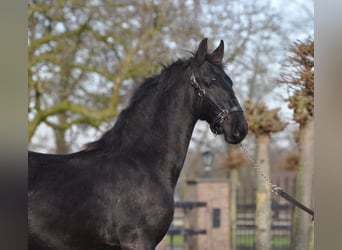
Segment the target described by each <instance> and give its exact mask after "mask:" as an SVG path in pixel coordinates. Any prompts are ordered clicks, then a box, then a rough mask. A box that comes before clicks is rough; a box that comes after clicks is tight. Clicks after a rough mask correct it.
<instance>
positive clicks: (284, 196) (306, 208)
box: [239, 143, 314, 220]
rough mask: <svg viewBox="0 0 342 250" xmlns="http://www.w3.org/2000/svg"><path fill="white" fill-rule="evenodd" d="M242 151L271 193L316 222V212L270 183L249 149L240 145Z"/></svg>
mask: <svg viewBox="0 0 342 250" xmlns="http://www.w3.org/2000/svg"><path fill="white" fill-rule="evenodd" d="M239 146H240V148H241V150H242V151H243V152H244V154H245V155H246V157H247V158H248V160H249V161H250V163H251V164H252V165H253V167H254V168H255V170H256V171H257V172H258V173H259V174H260V175H261V177H262V178H263V179H264V181H265V182H266V183H267V184H268V185H269V186H270V189H271V192H272V193H275V194H276V195H280V196H281V197H283V198H284V199H286V200H288V201H289V202H291V203H292V204H294V205H296V206H297V207H299V208H300V209H302V210H304V211H305V212H307V213H308V214H310V215H311V216H312V220H314V211H313V210H311V209H310V208H308V207H306V206H304V205H303V204H302V203H300V202H299V201H297V200H296V199H295V198H293V197H292V196H291V195H289V194H287V193H286V192H284V191H283V190H282V189H281V187H278V186H277V185H274V184H272V182H271V181H270V179H269V178H268V177H267V175H266V174H265V173H264V172H263V171H262V169H261V168H260V167H259V166H258V164H256V162H255V161H254V159H253V158H252V156H251V155H250V154H249V152H248V151H247V149H246V148H245V147H244V146H243V145H242V143H240V144H239Z"/></svg>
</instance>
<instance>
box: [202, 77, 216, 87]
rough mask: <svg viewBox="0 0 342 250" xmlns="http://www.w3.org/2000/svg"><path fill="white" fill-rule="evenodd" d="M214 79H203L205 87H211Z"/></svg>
mask: <svg viewBox="0 0 342 250" xmlns="http://www.w3.org/2000/svg"><path fill="white" fill-rule="evenodd" d="M215 80H216V79H215V78H207V79H205V81H204V83H205V85H207V86H208V87H209V86H211V84H212V83H213V82H214V81H215Z"/></svg>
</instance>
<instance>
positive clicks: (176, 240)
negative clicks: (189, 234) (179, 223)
mask: <svg viewBox="0 0 342 250" xmlns="http://www.w3.org/2000/svg"><path fill="white" fill-rule="evenodd" d="M166 245H167V246H171V236H170V235H167V236H166ZM183 245H184V237H183V235H174V236H173V246H175V247H181V246H183Z"/></svg>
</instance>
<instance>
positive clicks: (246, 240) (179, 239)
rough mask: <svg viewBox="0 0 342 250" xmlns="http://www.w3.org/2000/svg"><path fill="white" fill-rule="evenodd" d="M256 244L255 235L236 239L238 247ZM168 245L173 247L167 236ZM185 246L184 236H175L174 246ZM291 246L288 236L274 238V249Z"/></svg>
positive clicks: (240, 236)
mask: <svg viewBox="0 0 342 250" xmlns="http://www.w3.org/2000/svg"><path fill="white" fill-rule="evenodd" d="M254 244H255V235H254V234H246V235H238V236H237V237H236V245H237V246H239V247H253V246H254ZM166 245H167V246H171V236H170V235H167V237H166ZM183 245H184V237H183V236H182V235H174V236H173V246H175V247H181V246H183ZM287 246H290V239H289V237H287V236H274V237H273V238H272V247H273V248H279V247H287Z"/></svg>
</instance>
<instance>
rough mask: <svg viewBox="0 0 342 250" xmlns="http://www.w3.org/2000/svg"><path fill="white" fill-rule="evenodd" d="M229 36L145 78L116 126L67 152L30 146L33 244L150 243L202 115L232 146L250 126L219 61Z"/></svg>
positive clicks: (137, 246) (59, 249) (170, 206)
mask: <svg viewBox="0 0 342 250" xmlns="http://www.w3.org/2000/svg"><path fill="white" fill-rule="evenodd" d="M223 51H224V44H223V41H221V42H220V45H219V46H218V47H217V48H216V49H215V50H214V51H213V52H212V53H208V51H207V39H204V40H202V41H201V43H200V44H199V47H198V50H197V51H196V52H195V53H194V54H193V56H191V57H190V58H187V59H181V60H178V61H176V62H174V63H172V64H171V65H169V66H167V67H164V69H163V70H162V71H161V73H160V74H158V75H155V76H152V77H150V78H148V79H146V80H145V82H144V83H143V84H141V86H140V87H139V88H138V89H137V90H136V92H135V94H134V95H133V97H132V99H131V100H130V103H129V105H128V107H127V108H126V109H125V110H123V111H122V112H121V114H120V116H119V117H118V119H117V121H116V123H115V125H114V127H113V128H112V129H110V130H109V131H108V132H106V133H105V134H104V135H103V136H102V137H101V138H100V139H99V140H97V141H95V142H92V143H89V144H87V146H86V147H85V149H84V150H82V151H80V152H77V153H73V154H68V155H51V154H40V153H35V152H29V192H28V198H29V203H28V222H29V249H33V250H38V249H56V250H67V249H70V250H71V249H75V250H76V249H83V250H85V249H89V250H90V249H92V250H93V249H124V250H152V249H155V247H156V245H157V244H158V243H159V242H160V241H161V239H162V238H163V237H164V235H165V234H166V232H167V230H168V228H169V226H170V223H171V221H172V217H173V210H174V201H173V194H174V188H175V185H176V183H177V180H178V177H179V174H180V172H181V170H182V166H183V163H184V159H185V156H186V153H187V149H188V145H189V142H190V138H191V135H192V132H193V128H194V126H195V123H196V121H197V120H198V119H201V120H205V121H207V122H208V123H209V124H210V127H211V129H212V131H213V132H214V133H216V134H223V135H224V138H225V140H226V141H227V142H228V143H231V144H236V143H239V142H240V141H242V140H243V139H244V137H245V136H246V134H247V130H248V127H247V123H246V121H245V118H244V115H243V112H242V109H241V107H240V104H239V102H238V100H237V99H236V97H235V94H234V92H233V89H232V85H233V84H232V81H231V80H230V78H229V77H228V75H227V74H226V73H225V71H224V69H223V65H222V58H223V53H224V52H223Z"/></svg>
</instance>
